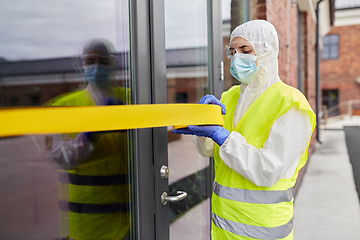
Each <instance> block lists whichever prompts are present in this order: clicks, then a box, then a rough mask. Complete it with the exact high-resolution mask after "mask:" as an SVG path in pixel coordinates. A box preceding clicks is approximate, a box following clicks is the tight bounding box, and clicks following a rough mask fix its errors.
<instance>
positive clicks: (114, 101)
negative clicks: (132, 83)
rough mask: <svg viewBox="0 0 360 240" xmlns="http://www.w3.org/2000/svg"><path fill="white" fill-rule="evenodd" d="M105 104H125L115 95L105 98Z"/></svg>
mask: <svg viewBox="0 0 360 240" xmlns="http://www.w3.org/2000/svg"><path fill="white" fill-rule="evenodd" d="M105 105H125V104H124V103H123V101H121V100H120V99H118V98H115V97H109V98H107V99H106V100H105Z"/></svg>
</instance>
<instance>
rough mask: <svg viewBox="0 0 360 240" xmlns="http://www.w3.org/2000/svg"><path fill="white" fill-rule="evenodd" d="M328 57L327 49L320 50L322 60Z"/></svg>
mask: <svg viewBox="0 0 360 240" xmlns="http://www.w3.org/2000/svg"><path fill="white" fill-rule="evenodd" d="M329 57H330V54H329V47H326V46H324V48H323V50H322V59H328V58H329Z"/></svg>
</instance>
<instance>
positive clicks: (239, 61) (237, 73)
mask: <svg viewBox="0 0 360 240" xmlns="http://www.w3.org/2000/svg"><path fill="white" fill-rule="evenodd" d="M255 61H256V56H255V55H252V54H242V53H235V54H234V56H233V57H232V59H231V65H230V73H231V75H232V76H233V77H234V78H236V79H237V80H239V82H241V83H243V84H249V83H250V82H251V81H252V80H253V78H254V76H255V74H256V70H257V66H256V65H255Z"/></svg>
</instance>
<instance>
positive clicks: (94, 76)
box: [85, 63, 112, 87]
mask: <svg viewBox="0 0 360 240" xmlns="http://www.w3.org/2000/svg"><path fill="white" fill-rule="evenodd" d="M111 72H112V69H111V67H110V66H106V65H101V64H98V63H95V64H91V65H87V66H86V67H85V78H86V79H87V80H88V81H89V82H90V83H91V84H92V85H94V86H97V87H102V86H105V85H107V84H108V83H109V81H110V76H111Z"/></svg>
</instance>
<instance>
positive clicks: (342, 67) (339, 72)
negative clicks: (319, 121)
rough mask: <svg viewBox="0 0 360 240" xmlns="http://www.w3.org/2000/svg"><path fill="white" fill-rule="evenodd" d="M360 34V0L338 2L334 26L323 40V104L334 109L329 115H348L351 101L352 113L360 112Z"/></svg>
mask: <svg viewBox="0 0 360 240" xmlns="http://www.w3.org/2000/svg"><path fill="white" fill-rule="evenodd" d="M359 33H360V1H357V2H356V1H337V2H336V11H335V23H334V26H333V27H332V28H331V30H330V32H329V33H328V35H327V36H326V37H324V39H323V45H324V48H323V53H322V61H321V89H322V99H323V101H322V104H323V105H324V106H326V107H327V108H332V109H333V110H330V112H329V114H330V115H337V114H348V112H349V110H348V109H349V108H348V107H349V105H348V103H349V101H350V100H352V101H353V102H354V104H353V106H352V111H353V114H360V101H359V100H360V68H359V64H360V40H359ZM354 100H358V101H359V102H358V103H357V104H355V103H356V101H354ZM339 104H340V108H337V106H338V105H339ZM350 108H351V107H350Z"/></svg>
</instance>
